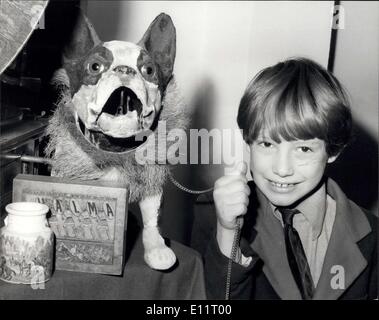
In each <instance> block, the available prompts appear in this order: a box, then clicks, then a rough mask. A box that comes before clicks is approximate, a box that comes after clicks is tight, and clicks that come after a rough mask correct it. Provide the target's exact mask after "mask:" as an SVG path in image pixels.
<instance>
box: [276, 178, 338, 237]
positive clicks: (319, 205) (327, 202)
mask: <svg viewBox="0 0 379 320" xmlns="http://www.w3.org/2000/svg"><path fill="white" fill-rule="evenodd" d="M333 201H334V200H333V199H332V198H331V197H330V196H329V195H327V193H326V186H325V183H324V184H323V185H322V186H321V187H320V188H319V190H317V191H316V192H315V193H314V194H312V195H311V196H310V197H309V198H307V199H306V200H304V201H303V202H302V203H300V204H299V205H298V206H297V207H296V209H298V210H299V211H300V213H299V214H298V215H301V216H302V217H304V218H305V219H306V220H307V221H308V223H309V224H310V225H311V226H312V239H313V240H316V239H317V238H318V237H319V236H320V234H321V231H322V227H323V224H324V219H325V215H326V211H327V210H331V209H332V208H333V205H332V204H333ZM270 206H271V208H272V212H273V214H274V216H275V218H277V219H278V220H279V221H280V223H281V224H282V226H284V224H283V219H282V215H281V213H280V212H279V210H278V208H277V207H275V206H274V205H273V204H271V203H270ZM298 215H295V217H294V224H295V225H296V220H298V219H300V217H299V216H298Z"/></svg>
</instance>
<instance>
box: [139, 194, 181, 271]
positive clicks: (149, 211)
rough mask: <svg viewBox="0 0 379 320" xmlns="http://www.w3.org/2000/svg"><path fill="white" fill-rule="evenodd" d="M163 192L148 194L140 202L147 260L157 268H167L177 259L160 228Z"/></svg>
mask: <svg viewBox="0 0 379 320" xmlns="http://www.w3.org/2000/svg"><path fill="white" fill-rule="evenodd" d="M161 199H162V194H158V195H154V196H148V197H145V198H144V199H142V200H141V201H140V202H139V207H140V209H141V214H142V220H143V233H142V241H143V246H144V248H145V255H144V258H145V262H146V263H147V264H148V265H149V266H150V267H151V268H152V269H157V270H166V269H169V268H170V267H172V266H173V265H174V263H175V261H176V256H175V253H174V252H173V251H172V250H171V249H170V248H168V247H167V246H166V245H165V243H164V239H163V238H162V236H161V235H160V233H159V230H158V215H159V208H160V206H161Z"/></svg>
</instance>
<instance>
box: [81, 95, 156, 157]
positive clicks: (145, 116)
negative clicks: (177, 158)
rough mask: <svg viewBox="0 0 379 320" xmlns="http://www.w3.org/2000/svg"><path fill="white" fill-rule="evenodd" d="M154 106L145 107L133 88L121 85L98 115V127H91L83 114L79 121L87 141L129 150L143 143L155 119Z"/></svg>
mask: <svg viewBox="0 0 379 320" xmlns="http://www.w3.org/2000/svg"><path fill="white" fill-rule="evenodd" d="M154 116H155V112H154V110H151V111H149V110H143V105H142V103H141V101H140V100H139V99H138V97H137V95H136V94H135V93H134V91H133V90H131V89H130V88H127V87H119V88H117V89H116V90H114V91H113V93H112V94H111V95H110V96H109V98H108V100H107V101H106V103H105V104H104V107H103V109H102V111H101V112H100V114H99V115H98V117H97V119H96V129H94V130H89V129H88V128H87V127H86V126H85V124H84V123H83V121H82V120H81V119H80V117H77V124H78V127H79V129H80V131H81V132H82V134H83V135H84V136H85V138H86V139H87V141H89V142H90V143H91V144H93V145H94V146H95V147H96V148H98V149H101V150H103V151H108V152H117V153H120V152H127V151H130V150H133V149H135V148H137V147H138V146H140V145H141V144H143V143H144V142H145V141H146V140H147V134H148V133H149V132H150V133H151V131H148V130H147V129H150V127H151V126H152V124H153V122H154Z"/></svg>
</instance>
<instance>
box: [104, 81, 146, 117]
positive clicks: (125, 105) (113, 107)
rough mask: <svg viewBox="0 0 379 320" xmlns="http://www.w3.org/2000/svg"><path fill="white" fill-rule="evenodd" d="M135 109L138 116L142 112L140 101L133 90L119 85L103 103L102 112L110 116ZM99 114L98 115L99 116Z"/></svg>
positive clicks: (124, 113) (120, 114)
mask: <svg viewBox="0 0 379 320" xmlns="http://www.w3.org/2000/svg"><path fill="white" fill-rule="evenodd" d="M133 111H136V112H137V115H138V117H140V116H141V114H142V103H141V101H140V100H139V99H138V98H137V95H136V94H135V93H134V91H133V90H131V89H129V88H127V87H120V88H118V89H116V90H115V91H113V93H112V94H111V95H110V97H109V98H108V100H107V102H106V103H105V105H104V107H103V110H102V112H101V113H100V115H101V114H102V113H107V114H109V115H111V116H116V117H117V116H123V115H126V114H128V113H130V112H133ZM100 115H99V116H100Z"/></svg>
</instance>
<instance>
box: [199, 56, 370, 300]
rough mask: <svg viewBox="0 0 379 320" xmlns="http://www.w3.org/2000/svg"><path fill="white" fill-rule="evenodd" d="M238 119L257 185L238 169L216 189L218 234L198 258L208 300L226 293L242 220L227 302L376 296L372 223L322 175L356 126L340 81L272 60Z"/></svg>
mask: <svg viewBox="0 0 379 320" xmlns="http://www.w3.org/2000/svg"><path fill="white" fill-rule="evenodd" d="M237 122H238V125H239V127H240V128H241V129H242V130H243V136H244V140H245V142H246V143H247V144H248V145H249V148H250V168H251V173H252V177H253V182H249V183H248V182H247V179H246V169H247V168H246V164H244V163H240V164H238V165H237V166H236V167H235V168H234V172H233V173H232V174H227V175H225V176H223V177H221V178H220V179H219V180H217V181H216V183H215V189H214V193H213V197H214V202H215V207H216V214H217V233H216V237H214V238H213V239H212V240H211V242H210V243H209V246H208V249H207V252H206V254H205V257H204V258H205V272H206V286H207V294H208V298H210V299H223V298H224V296H225V278H226V270H227V266H228V261H229V260H228V258H227V257H230V256H231V251H232V247H233V239H234V236H235V233H236V226H237V225H238V223H239V222H238V221H239V220H241V219H238V218H239V217H240V216H244V219H243V220H242V221H241V223H242V222H243V229H242V238H241V241H240V243H239V244H238V243H237V247H236V248H237V253H238V254H237V255H236V258H235V261H234V262H233V263H232V268H231V283H230V298H232V299H374V298H376V297H377V218H376V217H375V216H374V215H371V214H369V213H367V212H366V211H365V210H364V209H362V208H360V207H359V206H357V205H356V204H355V203H353V202H352V201H350V200H349V199H348V198H347V197H346V195H345V194H344V193H343V192H342V190H341V189H340V188H339V186H338V185H337V184H336V183H335V182H334V181H333V180H332V179H330V178H327V177H325V176H324V172H325V168H326V166H327V164H329V163H332V162H334V161H335V160H336V158H337V157H338V155H339V154H340V153H341V151H342V150H343V148H344V147H345V146H346V145H347V143H348V142H349V139H350V136H351V130H352V118H351V112H350V108H349V104H348V100H347V98H346V95H345V94H344V91H343V89H342V88H341V85H340V83H339V82H338V80H337V79H336V78H335V77H334V76H333V75H332V74H331V73H329V72H328V71H326V70H325V69H324V68H323V67H321V66H320V65H318V64H317V63H315V62H313V61H311V60H308V59H304V58H298V59H290V60H287V61H284V62H281V63H278V64H276V65H274V66H272V67H269V68H266V69H264V70H262V71H261V72H260V73H259V74H258V75H257V76H256V77H255V78H254V79H253V80H252V82H251V83H250V84H249V85H248V87H247V89H246V91H245V93H244V95H243V97H242V99H241V102H240V107H239V111H238V117H237ZM347 174H348V173H347ZM241 253H242V254H241Z"/></svg>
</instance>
